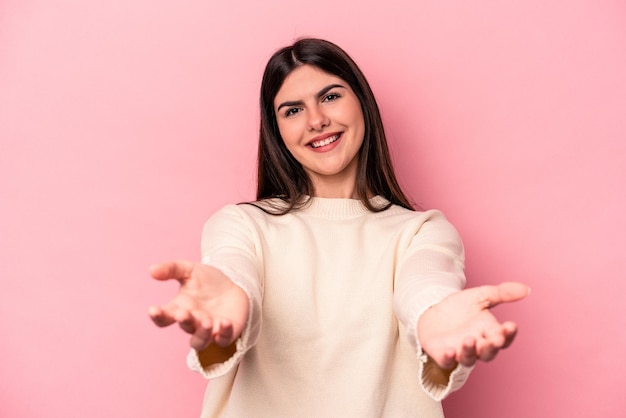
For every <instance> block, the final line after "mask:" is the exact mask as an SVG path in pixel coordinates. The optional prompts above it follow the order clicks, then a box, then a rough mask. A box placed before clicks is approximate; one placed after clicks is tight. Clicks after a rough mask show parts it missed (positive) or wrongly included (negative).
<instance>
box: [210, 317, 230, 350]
mask: <svg viewBox="0 0 626 418" xmlns="http://www.w3.org/2000/svg"><path fill="white" fill-rule="evenodd" d="M234 332H235V331H234V329H233V324H232V323H231V322H230V321H228V320H224V319H223V320H221V321H219V326H218V329H217V332H216V333H215V332H214V335H215V336H214V339H215V344H217V345H219V346H220V347H226V346H227V345H229V344H230V343H231V340H232V338H233V334H234Z"/></svg>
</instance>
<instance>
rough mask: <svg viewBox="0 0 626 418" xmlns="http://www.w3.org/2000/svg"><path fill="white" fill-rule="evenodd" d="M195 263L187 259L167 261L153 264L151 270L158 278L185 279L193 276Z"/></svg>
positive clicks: (154, 276) (153, 275)
mask: <svg viewBox="0 0 626 418" xmlns="http://www.w3.org/2000/svg"><path fill="white" fill-rule="evenodd" d="M195 264H196V263H194V262H193V261H187V260H176V261H166V262H164V263H158V264H153V265H151V266H150V268H149V272H150V275H151V276H152V277H153V278H155V279H157V280H168V279H177V280H183V279H187V278H189V277H190V276H191V273H192V272H193V269H194V267H195Z"/></svg>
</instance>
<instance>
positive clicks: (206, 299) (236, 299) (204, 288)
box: [148, 260, 249, 351]
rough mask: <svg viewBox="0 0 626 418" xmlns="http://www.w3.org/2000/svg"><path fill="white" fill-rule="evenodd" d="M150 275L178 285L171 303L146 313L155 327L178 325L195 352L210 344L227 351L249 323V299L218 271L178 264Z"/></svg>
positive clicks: (160, 266)
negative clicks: (188, 336) (188, 337)
mask: <svg viewBox="0 0 626 418" xmlns="http://www.w3.org/2000/svg"><path fill="white" fill-rule="evenodd" d="M150 275H151V276H152V277H153V278H155V279H157V280H171V279H175V280H178V282H179V283H180V288H179V290H178V293H177V294H176V296H174V298H173V299H171V300H170V301H169V302H168V303H166V304H165V305H163V306H151V307H150V308H149V309H148V314H149V315H150V317H151V318H152V321H153V322H154V323H155V324H156V325H158V326H160V327H166V326H169V325H171V324H174V323H178V324H179V326H180V327H181V328H182V329H183V330H184V331H185V332H187V333H188V334H191V340H190V345H191V347H192V348H194V349H196V350H197V351H202V350H205V349H206V348H207V347H209V345H211V344H212V343H215V344H216V345H218V346H220V347H228V346H229V345H230V344H232V343H233V342H234V341H235V340H237V338H239V336H241V333H242V331H243V329H244V326H245V324H246V321H247V319H248V310H249V302H248V296H247V295H246V293H245V292H244V291H243V290H242V289H241V288H240V287H239V286H237V285H236V284H234V283H233V282H232V281H231V280H230V279H229V278H228V277H227V276H226V275H224V274H223V273H222V272H221V271H220V270H218V269H216V268H214V267H211V266H207V265H204V264H200V263H194V262H191V261H183V260H179V261H170V262H166V263H161V264H155V265H153V266H151V267H150Z"/></svg>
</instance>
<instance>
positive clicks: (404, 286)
mask: <svg viewBox="0 0 626 418" xmlns="http://www.w3.org/2000/svg"><path fill="white" fill-rule="evenodd" d="M421 216H423V218H419V220H418V222H417V223H416V224H415V226H414V228H413V229H412V230H407V231H406V233H407V234H409V233H410V234H411V235H410V236H408V237H407V239H406V242H407V246H406V248H405V249H404V251H403V252H402V253H401V254H400V255H399V258H398V264H397V269H396V277H395V286H394V310H395V312H396V315H397V316H398V318H399V320H400V321H401V322H402V323H403V325H404V326H405V327H406V329H407V334H408V339H409V342H410V344H411V345H412V346H413V348H414V349H415V351H416V353H417V356H418V359H419V371H418V372H419V374H420V380H421V385H422V388H423V389H424V390H425V391H426V393H428V394H429V395H430V396H431V397H432V398H433V399H435V400H437V401H440V400H442V399H443V398H445V397H446V396H448V394H450V393H451V392H453V391H455V390H457V389H459V388H460V387H461V386H463V384H464V383H465V381H466V380H467V377H468V376H469V373H470V371H471V369H472V368H468V367H464V366H461V365H459V366H457V368H456V369H455V370H454V371H453V372H452V373H451V375H450V379H449V381H448V384H447V385H441V384H438V383H436V382H434V381H433V380H432V379H431V378H430V376H431V371H432V367H433V365H432V362H427V355H426V354H425V353H424V352H423V351H422V347H421V345H420V341H419V338H418V336H417V323H418V320H419V318H420V316H421V315H422V313H424V312H425V311H426V310H427V309H428V308H430V307H431V306H433V305H435V304H436V303H438V302H440V301H441V300H442V299H444V298H445V297H446V296H448V295H450V294H452V293H454V292H457V291H459V290H461V289H463V287H464V286H465V273H464V268H465V255H464V250H463V244H462V242H461V239H460V237H459V234H458V233H457V231H456V229H455V228H454V227H453V226H452V224H450V223H449V222H448V221H447V220H446V218H445V217H444V216H443V214H441V213H440V212H438V211H429V212H425V213H424V214H422V215H421Z"/></svg>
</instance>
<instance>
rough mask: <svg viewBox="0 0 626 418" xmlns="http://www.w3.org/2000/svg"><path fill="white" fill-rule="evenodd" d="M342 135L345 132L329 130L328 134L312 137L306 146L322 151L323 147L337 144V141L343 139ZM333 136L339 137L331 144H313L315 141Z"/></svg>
mask: <svg viewBox="0 0 626 418" xmlns="http://www.w3.org/2000/svg"><path fill="white" fill-rule="evenodd" d="M342 135H343V132H329V133H326V134H322V135H318V136H316V137H315V138H312V139H311V140H310V141H309V142H307V143H306V146H307V147H309V148H311V149H313V150H320V151H321V150H323V149H328V148H329V147H331V146H332V145H335V144H336V143H338V142H339V141H341V139H342V138H341V137H342ZM333 136H336V137H337V139H336V140H335V141H333V142H331V143H330V144H327V145H323V146H321V147H313V144H314V143H315V142H319V141H324V140H325V139H328V138H332V137H333Z"/></svg>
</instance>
